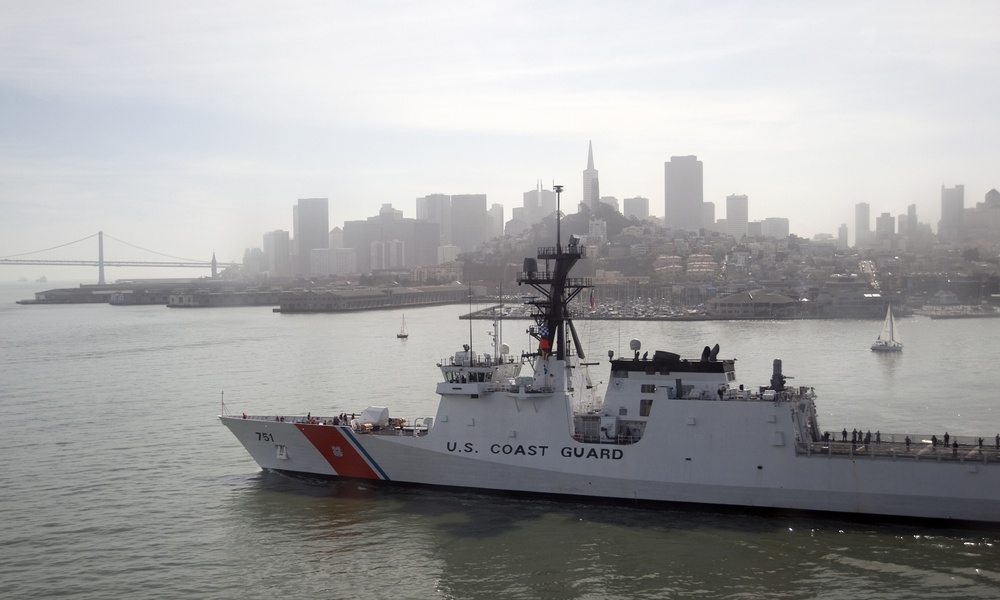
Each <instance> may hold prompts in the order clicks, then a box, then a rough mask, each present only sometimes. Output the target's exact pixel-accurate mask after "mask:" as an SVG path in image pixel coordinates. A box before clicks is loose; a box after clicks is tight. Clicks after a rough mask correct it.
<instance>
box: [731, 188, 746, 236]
mask: <svg viewBox="0 0 1000 600" xmlns="http://www.w3.org/2000/svg"><path fill="white" fill-rule="evenodd" d="M749 211H750V202H749V200H748V199H747V197H746V195H737V194H733V195H731V196H726V235H730V236H732V237H734V238H736V241H737V242H738V241H740V239H742V238H743V236H745V235H746V234H747V222H748V220H749V219H748V213H749Z"/></svg>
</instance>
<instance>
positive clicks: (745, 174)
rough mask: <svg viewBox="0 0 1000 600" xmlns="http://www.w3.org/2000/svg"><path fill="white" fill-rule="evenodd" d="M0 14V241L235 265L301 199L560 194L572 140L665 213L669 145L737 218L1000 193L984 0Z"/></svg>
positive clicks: (613, 189)
mask: <svg viewBox="0 0 1000 600" xmlns="http://www.w3.org/2000/svg"><path fill="white" fill-rule="evenodd" d="M0 17H2V18H3V20H4V22H5V23H6V24H7V25H8V27H7V28H6V29H5V30H4V32H3V33H2V34H0V47H2V48H3V50H4V52H3V53H2V54H0V56H2V58H0V169H2V171H0V173H2V177H0V255H3V256H7V255H10V254H15V253H19V252H27V251H34V250H38V249H41V248H46V247H50V246H54V245H57V244H60V243H65V242H67V241H71V240H74V239H79V238H81V237H84V236H87V235H90V234H93V233H95V232H96V231H98V230H104V231H106V232H112V233H115V234H117V235H118V236H119V237H122V238H124V239H129V240H136V241H141V242H143V244H146V245H147V247H151V248H154V249H157V250H161V251H165V252H177V253H179V251H180V250H182V249H189V250H188V251H187V252H190V253H191V254H193V255H194V256H195V257H197V258H203V257H208V256H211V254H212V253H213V252H214V253H216V255H217V256H218V257H219V260H220V262H231V261H239V260H241V258H242V256H243V252H244V250H245V249H246V248H250V247H258V246H260V244H261V235H263V233H265V232H268V231H274V230H288V231H291V230H293V223H292V221H291V218H290V215H289V214H288V211H287V207H288V206H289V205H291V204H294V203H295V202H296V200H297V199H300V198H312V197H325V198H329V201H330V206H329V217H330V227H331V228H333V227H337V226H342V225H343V223H345V222H348V221H354V220H363V219H365V218H367V217H368V216H370V215H373V214H376V213H377V212H378V210H379V207H380V206H382V205H383V204H392V205H393V206H394V207H396V208H397V209H400V210H402V211H403V212H404V215H405V216H406V217H414V216H416V213H415V203H414V198H417V197H425V196H428V195H433V194H435V193H442V194H448V195H473V194H485V195H486V198H487V202H488V205H489V206H492V205H493V204H502V205H503V206H504V207H505V211H506V215H507V217H506V218H508V219H509V218H510V215H511V214H512V209H513V208H515V207H520V206H521V205H522V195H523V194H524V193H525V192H526V191H527V190H531V189H532V188H534V187H535V182H537V181H538V180H541V181H542V182H544V186H543V187H545V188H547V189H548V188H551V185H552V184H553V183H557V184H560V185H563V186H565V190H566V191H565V192H564V195H563V207H564V210H566V211H567V212H574V211H575V210H576V206H577V204H578V203H579V202H580V201H581V200H582V199H583V196H584V190H583V189H578V188H577V186H580V185H581V170H582V169H583V167H584V166H585V163H584V160H583V159H584V156H583V152H584V148H585V147H587V145H588V144H589V143H592V144H593V149H594V154H595V162H596V163H597V165H598V166H600V193H601V194H602V195H605V196H613V197H616V198H618V199H619V200H621V199H624V198H633V197H643V198H648V199H649V201H650V208H651V210H650V212H651V214H654V215H657V216H661V217H662V216H663V215H662V214H661V210H662V206H663V194H664V190H663V169H664V164H665V163H666V162H668V161H669V160H670V157H671V156H688V155H690V156H697V158H698V160H699V161H701V162H702V163H703V164H704V201H705V202H712V203H713V204H714V206H715V207H717V208H716V210H717V215H716V216H717V217H722V216H723V214H722V213H723V211H722V210H721V207H722V206H724V201H725V199H726V198H727V197H728V196H730V195H733V194H740V195H747V196H748V197H749V198H750V206H749V215H748V218H749V220H750V221H758V220H763V219H766V218H770V217H786V218H788V219H789V220H790V223H791V232H792V233H794V234H796V235H800V236H803V237H812V236H813V235H815V234H817V233H830V234H836V233H837V230H838V228H839V226H840V225H841V224H842V223H846V224H848V226H849V227H850V228H852V229H853V225H852V224H853V222H854V210H855V205H856V204H858V203H859V202H865V203H868V204H869V205H870V206H871V212H872V215H873V216H875V215H880V214H882V213H885V212H888V213H890V214H892V215H893V216H898V215H900V214H905V213H906V212H907V210H908V207H909V206H910V205H916V206H917V210H918V214H919V215H920V218H921V220H922V221H925V222H927V223H930V224H931V225H932V226H933V227H934V228H935V230H936V229H937V223H938V221H939V220H940V219H941V214H940V211H941V189H942V187H947V188H954V187H955V186H963V188H964V197H965V202H966V206H969V205H973V204H975V203H976V202H980V201H982V199H983V197H984V196H985V194H986V193H987V192H988V191H989V190H990V189H992V188H997V187H1000V167H998V166H997V165H1000V148H998V147H997V145H996V144H995V143H994V141H993V139H992V138H993V132H995V131H997V130H998V127H997V125H998V122H997V121H998V119H1000V116H998V115H997V114H996V111H995V109H994V107H995V106H996V105H997V101H998V99H1000V98H998V96H1000V84H998V83H996V82H995V81H994V79H995V78H993V77H991V76H990V75H989V73H993V72H996V71H997V70H998V69H997V67H998V66H1000V65H998V64H997V63H998V62H1000V52H997V50H998V49H1000V48H998V46H1000V41H998V39H997V36H996V35H995V32H994V31H993V24H995V23H996V22H998V21H1000V19H998V17H1000V7H998V6H996V5H994V4H992V3H986V2H969V3H962V4H961V5H957V6H951V5H940V4H937V3H920V2H917V3H913V2H907V3H902V2H887V3H880V4H878V5H871V4H870V3H863V2H840V3H828V4H827V3H824V4H818V5H817V4H811V5H798V4H789V3H784V2H764V3H758V4H754V5H752V6H747V5H742V4H740V3H735V2H718V3H711V4H710V5H695V6H674V5H661V4H660V3H645V2H626V3H624V4H620V5H614V6H611V5H605V4H604V3H573V4H560V3H555V4H549V5H546V6H544V7H540V6H535V5H533V4H531V3H523V4H521V3H515V4H511V3H503V4H499V3H496V4H494V3H489V2H487V3H477V4H474V5H465V4H457V5H445V4H434V3H430V4H428V3H417V4H412V3H389V4H383V5H379V6H377V7H369V6H363V5H351V6H346V7H345V6H340V7H334V6H329V7H326V6H323V5H312V4H299V3H294V2H293V3H290V4H288V5H287V6H286V5H282V6H281V7H280V8H279V7H277V6H273V5H270V4H268V3H255V2H243V3H237V4H215V5H203V4H201V3H193V2H190V3H189V2H183V1H180V2H171V3H165V2H164V3H161V2H155V1H154V2H149V3H143V5H142V6H138V5H132V4H129V3H124V4H121V5H118V4H107V5H99V6H94V5H87V4H79V3H71V2H65V3H63V2H53V3H45V4H44V5H38V4H35V3H26V2H24V3H20V2H12V3H5V4H4V5H3V7H0ZM431 39H436V40H438V41H439V43H433V44H432V43H429V42H428V40H431ZM872 226H874V223H872ZM853 235H854V234H853V231H852V233H851V237H852V238H853ZM187 252H185V254H186V253H187ZM8 268H9V269H10V271H7V272H9V273H11V275H12V276H16V275H17V270H16V269H15V268H14V267H8ZM36 273H37V271H36ZM112 276H114V275H112ZM0 277H4V276H3V275H0Z"/></svg>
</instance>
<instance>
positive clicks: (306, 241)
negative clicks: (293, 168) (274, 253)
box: [292, 198, 330, 276]
mask: <svg viewBox="0 0 1000 600" xmlns="http://www.w3.org/2000/svg"><path fill="white" fill-rule="evenodd" d="M292 227H293V229H292V235H293V238H292V246H293V250H294V253H295V256H296V263H295V264H296V270H295V274H296V275H299V276H309V275H310V271H309V261H310V252H311V251H312V250H314V249H316V248H328V247H329V244H330V208H329V201H328V200H327V199H326V198H302V199H300V200H299V202H298V204H296V205H295V206H294V207H293V208H292Z"/></svg>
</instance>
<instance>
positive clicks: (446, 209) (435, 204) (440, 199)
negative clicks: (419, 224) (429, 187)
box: [417, 194, 451, 246]
mask: <svg viewBox="0 0 1000 600" xmlns="http://www.w3.org/2000/svg"><path fill="white" fill-rule="evenodd" d="M417 220H420V221H430V222H431V223H437V224H438V225H440V229H441V240H440V242H439V243H440V245H442V246H447V245H448V244H450V243H451V196H448V195H446V194H429V195H427V196H424V197H423V198H417Z"/></svg>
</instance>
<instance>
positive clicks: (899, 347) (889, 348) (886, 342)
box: [872, 304, 903, 352]
mask: <svg viewBox="0 0 1000 600" xmlns="http://www.w3.org/2000/svg"><path fill="white" fill-rule="evenodd" d="M872 351H873V352H902V351H903V342H901V341H899V332H898V331H897V330H896V319H894V318H893V316H892V305H891V304H890V305H889V308H888V310H886V312H885V321H884V322H883V323H882V331H881V332H879V334H878V339H877V340H875V342H874V343H873V344H872Z"/></svg>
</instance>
